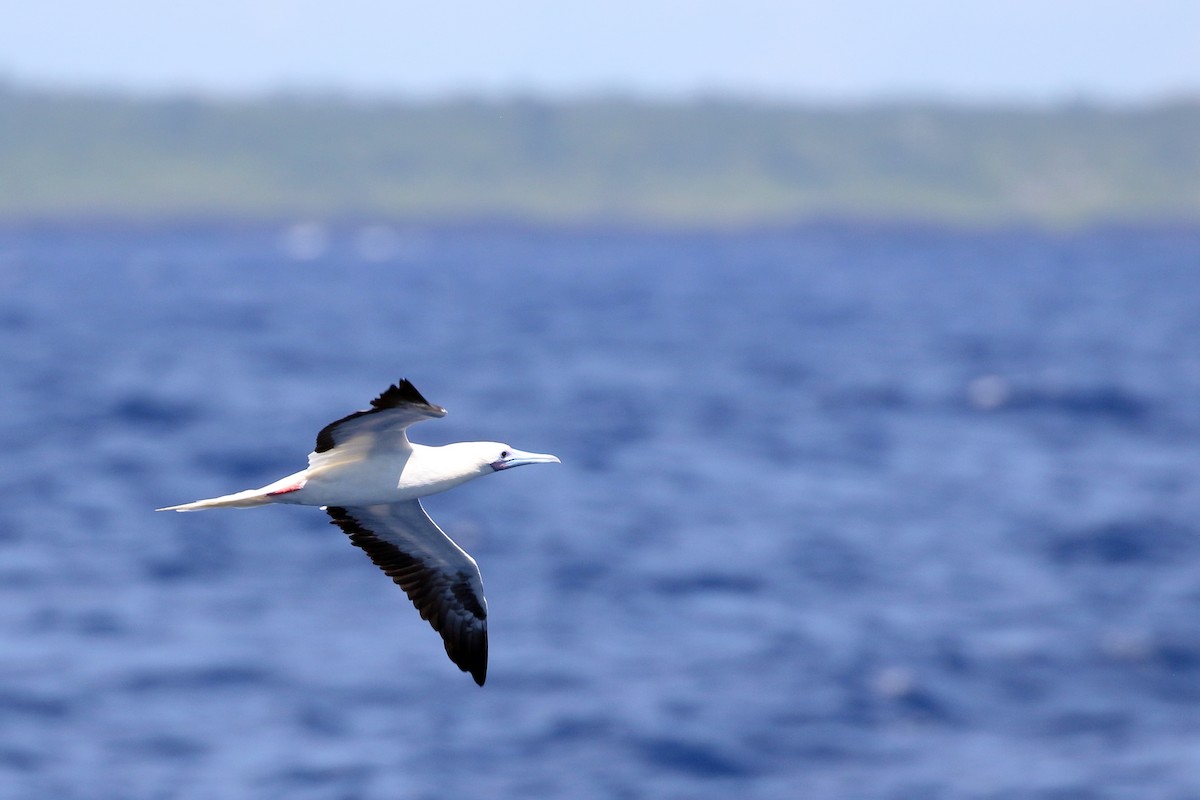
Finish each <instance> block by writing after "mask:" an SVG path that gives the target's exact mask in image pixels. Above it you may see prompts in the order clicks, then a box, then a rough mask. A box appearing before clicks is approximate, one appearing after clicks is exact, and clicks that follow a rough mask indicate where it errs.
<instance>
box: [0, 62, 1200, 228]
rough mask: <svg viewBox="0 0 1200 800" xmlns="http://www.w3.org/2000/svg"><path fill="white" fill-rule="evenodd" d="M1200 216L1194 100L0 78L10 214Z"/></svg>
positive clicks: (681, 224) (514, 221)
mask: <svg viewBox="0 0 1200 800" xmlns="http://www.w3.org/2000/svg"><path fill="white" fill-rule="evenodd" d="M303 219H316V220H332V221H334V222H335V223H336V221H337V220H346V219H353V220H360V219H361V220H378V221H383V222H388V223H394V224H402V225H403V224H418V225H438V226H440V225H468V226H470V225H479V224H484V225H491V224H497V223H503V224H506V225H530V226H535V227H540V226H545V227H550V228H578V227H583V228H596V227H600V228H603V227H617V228H633V229H640V228H645V229H654V230H676V229H679V230H695V229H700V230H707V229H717V230H746V229H758V228H768V229H777V228H788V227H793V226H797V225H814V224H816V225H822V224H843V223H845V224H856V225H861V224H865V225H893V224H899V225H904V226H914V225H915V226H922V225H930V226H936V227H943V226H949V227H956V228H963V229H996V228H1005V227H1014V226H1015V227H1032V228H1045V229H1050V230H1072V229H1079V228H1083V227H1092V226H1111V225H1117V226H1122V225H1134V226H1151V227H1159V226H1163V225H1166V226H1169V227H1176V226H1183V227H1187V226H1190V225H1194V224H1198V223H1200V99H1180V100H1174V101H1164V102H1160V103H1153V104H1142V105H1130V106H1113V105H1099V104H1097V105H1092V104H1086V103H1074V104H1065V105H1059V106H1045V107H1043V106H1036V105H1027V106H1018V105H994V106H983V105H981V106H967V105H951V104H938V103H933V102H913V103H901V102H895V103H891V102H889V103H880V104H876V105H869V104H852V105H850V104H848V105H845V106H836V105H828V104H826V105H815V104H814V105H808V104H799V103H772V102H767V101H762V100H753V99H750V100H737V99H728V98H716V99H708V100H696V101H691V102H682V101H677V102H676V101H672V102H651V101H647V100H642V99H621V98H591V99H583V100H573V101H544V100H537V99H508V100H494V99H472V98H461V99H454V100H443V101H412V102H408V101H400V100H387V99H379V98H361V97H340V96H336V95H330V96H316V95H295V96H293V95H279V96H267V97H262V98H238V99H213V98H206V97H184V96H173V97H130V96H122V95H117V94H112V93H99V92H98V93H82V92H54V91H44V90H27V89H17V88H13V87H3V86H0V225H4V226H6V227H7V226H13V225H21V226H29V225H34V226H36V225H41V224H46V223H47V222H48V221H57V223H56V224H68V225H74V224H83V225H91V224H97V222H99V223H101V224H134V225H145V224H148V225H157V226H161V225H167V226H170V225H177V224H179V221H180V220H183V221H186V222H185V223H184V224H197V223H199V224H208V223H206V222H205V221H211V222H215V223H216V224H228V223H229V222H231V221H233V222H234V223H235V224H240V222H241V221H248V222H250V223H251V224H254V225H261V224H267V225H270V224H283V223H285V222H287V221H296V220H303Z"/></svg>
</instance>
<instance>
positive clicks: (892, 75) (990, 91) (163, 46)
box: [0, 0, 1200, 101]
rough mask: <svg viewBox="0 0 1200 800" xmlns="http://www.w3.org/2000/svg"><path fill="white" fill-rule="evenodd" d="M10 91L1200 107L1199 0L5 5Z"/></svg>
mask: <svg viewBox="0 0 1200 800" xmlns="http://www.w3.org/2000/svg"><path fill="white" fill-rule="evenodd" d="M0 20H2V22H0V77H4V78H7V79H8V80H10V81H16V82H19V83H36V84H54V85H69V86H102V87H114V88H120V89H131V90H135V91H153V92H160V91H176V90H199V91H205V92H220V93H224V92H236V93H255V92H263V91H271V90H276V89H320V90H327V89H335V90H350V91H355V92H364V93H372V94H375V93H385V94H418V95H430V94H441V93H446V92H460V93H461V92H470V93H480V92H482V93H493V94H495V93H500V94H504V93H511V92H533V93H540V94H549V95H563V94H577V93H585V92H602V91H624V92H631V93H638V94H646V95H652V96H662V95H666V96H688V95H694V94H697V93H702V92H726V93H737V94H750V95H759V96H766V97H788V98H800V99H810V100H820V101H828V100H850V101H855V100H863V99H878V98H889V97H913V96H917V97H929V98H945V99H960V100H974V101H994V100H1018V101H1053V100H1060V99H1076V98H1080V97H1084V98H1090V99H1094V100H1101V101H1104V100H1115V101H1129V100H1135V101H1138V100H1147V99H1156V98H1159V97H1162V96H1170V95H1177V94H1181V93H1190V94H1192V95H1196V94H1198V93H1200V0H1124V1H1123V2H1115V1H1113V0H912V1H911V2H905V1H904V0H820V1H817V0H809V1H806V0H794V1H793V2H786V0H738V1H736V2H713V1H712V0H693V1H692V2H684V1H683V0H606V2H592V3H572V2H569V0H559V1H558V2H553V1H552V0H492V1H491V2H483V1H482V0H462V1H461V2H453V0H447V2H443V3H430V2H428V0H426V2H422V3H414V2H407V1H405V0H389V1H384V0H373V1H368V0H339V1H338V2H329V0H205V2H171V0H105V2H98V1H95V0H74V2H72V1H71V0H39V1H38V2H36V3H31V2H27V1H26V0H21V2H16V1H15V0H0Z"/></svg>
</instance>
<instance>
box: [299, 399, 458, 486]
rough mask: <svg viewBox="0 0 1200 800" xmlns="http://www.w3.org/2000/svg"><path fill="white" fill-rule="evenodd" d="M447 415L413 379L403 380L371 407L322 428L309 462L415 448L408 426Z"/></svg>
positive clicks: (320, 463) (315, 463) (313, 464)
mask: <svg viewBox="0 0 1200 800" xmlns="http://www.w3.org/2000/svg"><path fill="white" fill-rule="evenodd" d="M444 416H446V409H444V408H442V407H441V406H435V405H433V404H432V403H430V402H429V401H428V400H426V399H425V398H424V397H422V396H421V393H420V392H418V391H417V389H416V387H414V386H413V385H412V384H411V383H410V382H408V381H407V380H402V381H400V382H399V383H396V384H393V385H392V386H389V387H388V388H387V389H386V390H384V392H383V393H382V394H380V395H379V396H378V397H376V398H375V399H374V400H372V401H371V407H370V408H368V409H365V410H363V411H355V412H354V413H353V414H349V415H347V416H345V417H342V418H341V419H339V420H337V421H335V422H331V423H329V424H328V425H326V426H325V427H324V428H322V429H321V431H320V433H318V434H317V445H316V447H315V448H314V449H313V452H312V453H311V454H309V456H308V463H309V466H310V467H320V466H328V465H330V464H334V463H344V462H347V461H354V460H358V459H360V458H364V457H367V456H369V455H370V453H371V452H372V451H373V450H376V449H377V448H384V449H389V450H397V451H408V450H411V446H410V445H409V443H408V435H407V434H406V433H405V429H406V428H407V427H408V426H409V425H412V424H413V423H414V422H420V421H421V420H423V419H436V418H438V417H444Z"/></svg>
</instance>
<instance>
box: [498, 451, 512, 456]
mask: <svg viewBox="0 0 1200 800" xmlns="http://www.w3.org/2000/svg"><path fill="white" fill-rule="evenodd" d="M510 455H511V453H509V452H508V451H507V450H501V451H500V457H501V458H508V457H509V456H510Z"/></svg>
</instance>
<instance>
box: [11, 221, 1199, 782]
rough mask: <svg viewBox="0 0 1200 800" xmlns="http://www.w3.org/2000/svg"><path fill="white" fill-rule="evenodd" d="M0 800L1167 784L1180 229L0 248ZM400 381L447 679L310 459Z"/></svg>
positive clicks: (1189, 281) (107, 233) (1186, 461)
mask: <svg viewBox="0 0 1200 800" xmlns="http://www.w3.org/2000/svg"><path fill="white" fill-rule="evenodd" d="M0 290H2V291H0V368H2V372H3V376H4V378H3V385H4V389H3V392H0V404H2V407H0V436H2V438H3V441H4V443H5V455H4V457H3V460H2V461H0V464H2V470H0V481H2V484H3V494H4V498H5V502H4V504H3V505H2V506H0V797H4V798H10V797H11V798H35V797H36V798H51V797H53V798H56V799H57V800H71V799H72V798H79V799H80V800H128V799H129V798H139V799H140V798H162V799H163V800H167V799H168V798H171V799H174V798H180V799H183V798H188V799H191V798H196V799H200V798H204V799H205V800H207V799H208V798H255V799H256V800H261V799H262V798H346V799H349V798H361V799H362V800H367V799H369V798H370V799H373V798H397V797H408V798H429V799H430V800H434V799H436V798H445V797H458V796H468V797H483V798H510V797H511V798H518V797H519V798H530V797H564V798H722V799H724V798H728V797H731V796H732V797H738V798H741V799H742V800H753V799H754V798H796V797H811V798H820V797H830V798H897V799H899V798H1110V797H1111V798H1118V797H1154V798H1173V799H1175V800H1183V799H1184V798H1200V523H1198V522H1197V519H1198V514H1197V512H1198V511H1200V480H1198V478H1200V474H1198V473H1200V458H1198V447H1200V232H1196V231H1178V230H1175V231H1170V230H1158V231H1146V230H1143V231H1137V230H1097V231H1091V232H1086V233H1078V234H1063V235H1050V234H1039V233H1031V232H1021V231H1009V232H998V233H950V232H942V231H937V230H928V229H904V228H856V227H852V226H847V227H812V228H803V229H798V230H793V231H775V232H756V233H741V234H734V233H728V234H716V233H713V234H700V233H690V234H683V233H679V234H668V233H631V232H611V231H608V232H599V231H566V232H561V231H560V232H546V231H537V230H526V229H517V228H505V227H496V228H473V229H425V228H412V229H407V228H406V229H392V228H383V227H378V226H355V225H349V224H346V225H342V226H337V227H333V228H324V227H321V226H319V225H312V224H309V225H297V226H293V227H290V228H283V229H277V228H271V227H262V228H194V229H162V230H128V229H100V228H82V227H76V228H52V227H47V228H34V229H24V230H8V231H5V232H0ZM399 377H408V378H410V379H412V380H413V382H414V383H415V384H416V385H417V386H418V388H419V389H420V390H421V391H422V392H423V393H424V394H425V395H426V396H427V397H428V398H429V399H430V400H431V401H433V402H435V403H439V404H442V405H445V406H446V407H448V408H449V410H450V415H449V416H448V417H447V418H446V419H445V420H442V421H438V422H430V423H426V424H422V425H421V426H420V427H418V428H415V429H414V430H413V432H412V433H413V438H414V439H415V440H417V441H424V442H426V443H434V444H438V443H444V442H448V441H454V440H459V439H476V438H480V439H500V440H505V441H509V442H511V443H512V444H514V445H515V446H517V447H520V448H523V449H531V450H537V451H547V452H553V453H556V454H558V455H559V456H560V457H561V458H562V461H563V464H562V465H561V467H554V468H551V467H539V468H536V469H526V470H515V471H513V472H510V473H504V474H501V475H496V476H493V477H490V478H487V479H485V480H481V481H478V482H476V483H473V484H470V485H468V486H465V487H462V488H460V489H457V490H455V491H454V492H452V493H448V494H446V495H443V496H439V497H436V498H432V499H431V500H430V501H429V502H428V503H427V505H428V507H429V508H430V511H431V513H432V514H433V515H434V516H435V518H437V519H438V520H439V521H440V522H441V523H442V524H443V527H445V528H446V529H447V531H449V532H450V533H451V534H452V535H454V536H455V537H456V538H458V539H459V541H460V542H461V543H462V544H463V545H464V546H465V547H467V548H468V549H469V550H470V551H471V552H472V553H473V554H474V555H475V556H476V558H477V559H478V561H479V562H480V565H481V567H482V570H483V575H484V581H485V584H486V586H487V590H488V599H489V603H490V611H491V614H490V619H489V622H490V630H491V643H492V647H491V656H492V662H491V668H490V670H489V675H488V683H487V686H486V687H484V688H482V689H480V688H477V687H476V686H475V685H474V684H473V683H472V682H471V680H470V678H469V677H468V676H466V675H463V674H462V673H460V672H459V671H458V670H457V669H455V668H454V667H453V665H451V664H450V663H449V661H448V660H447V659H446V658H445V654H444V652H443V650H442V647H441V643H440V642H439V640H438V639H437V637H436V635H435V634H434V633H433V631H431V630H430V629H429V628H428V626H427V625H426V624H425V623H424V622H422V621H421V620H420V619H419V618H418V617H417V615H416V613H415V612H414V611H413V609H412V608H411V606H410V605H409V603H408V601H407V600H406V598H405V597H404V596H403V594H402V593H401V592H400V591H399V590H398V589H397V588H396V587H394V586H393V585H392V584H391V583H390V582H389V581H388V580H386V578H385V577H383V576H382V575H381V574H379V573H378V570H377V569H376V568H375V567H374V566H373V565H371V564H370V563H369V562H368V561H367V559H366V558H365V557H364V556H363V554H362V553H361V552H360V551H358V550H356V549H355V548H353V547H351V546H350V545H349V543H348V542H347V541H346V538H345V536H344V535H343V534H342V533H341V532H339V531H338V530H337V529H336V528H334V527H333V526H331V525H329V524H327V519H326V517H325V515H324V514H322V513H320V512H319V511H317V510H315V509H306V508H294V507H291V508H290V507H271V508H263V509H253V510H246V511H216V512H206V513H204V514H190V515H177V514H154V513H153V512H152V509H153V508H155V507H156V506H161V505H165V504H169V503H178V502H183V501H188V500H192V499H196V498H199V497H207V496H212V495H215V494H221V493H225V492H230V491H234V490H238V489H242V488H246V487H250V486H258V485H262V484H264V483H267V482H268V481H271V480H274V479H275V478H277V477H279V476H281V475H283V474H286V473H288V472H292V471H294V470H296V469H299V468H301V467H302V466H303V465H304V458H305V455H306V454H307V452H308V451H309V449H310V448H311V446H312V439H313V437H314V436H315V433H316V431H317V430H318V429H319V428H320V427H321V426H323V425H324V424H325V423H327V422H329V421H330V420H332V419H335V418H337V417H339V416H342V415H344V414H345V413H347V412H349V411H352V410H354V409H357V408H362V407H363V406H364V405H365V404H366V402H367V401H368V400H369V399H370V398H371V397H373V396H374V395H375V394H377V393H378V392H379V391H380V390H381V389H383V388H384V387H385V386H387V385H388V384H389V383H390V382H392V381H393V380H395V379H397V378H399Z"/></svg>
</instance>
